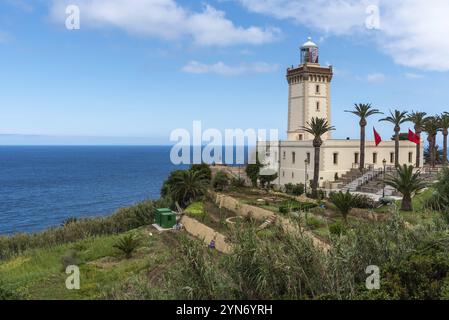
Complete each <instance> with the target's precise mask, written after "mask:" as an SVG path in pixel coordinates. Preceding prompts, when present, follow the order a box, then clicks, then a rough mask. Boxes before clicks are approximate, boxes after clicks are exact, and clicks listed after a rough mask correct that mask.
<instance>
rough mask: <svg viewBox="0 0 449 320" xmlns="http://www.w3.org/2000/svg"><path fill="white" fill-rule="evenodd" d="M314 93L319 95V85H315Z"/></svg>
mask: <svg viewBox="0 0 449 320" xmlns="http://www.w3.org/2000/svg"><path fill="white" fill-rule="evenodd" d="M315 93H317V94H319V93H320V85H319V84H317V85H316V87H315Z"/></svg>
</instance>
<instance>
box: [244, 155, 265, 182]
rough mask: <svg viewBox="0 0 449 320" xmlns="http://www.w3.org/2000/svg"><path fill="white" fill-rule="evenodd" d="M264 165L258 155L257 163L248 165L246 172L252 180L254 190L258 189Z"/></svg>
mask: <svg viewBox="0 0 449 320" xmlns="http://www.w3.org/2000/svg"><path fill="white" fill-rule="evenodd" d="M262 167H263V165H262V164H261V163H260V161H259V155H258V154H256V163H253V164H248V165H247V166H246V169H245V172H246V175H247V176H248V178H249V179H250V180H251V184H252V185H253V187H254V188H256V187H257V181H258V180H259V174H260V169H262Z"/></svg>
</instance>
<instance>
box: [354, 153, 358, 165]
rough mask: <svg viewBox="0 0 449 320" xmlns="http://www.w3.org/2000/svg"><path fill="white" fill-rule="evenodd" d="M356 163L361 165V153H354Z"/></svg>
mask: <svg viewBox="0 0 449 320" xmlns="http://www.w3.org/2000/svg"><path fill="white" fill-rule="evenodd" d="M354 163H355V164H359V153H358V152H356V153H354Z"/></svg>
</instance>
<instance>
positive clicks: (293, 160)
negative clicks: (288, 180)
mask: <svg viewBox="0 0 449 320" xmlns="http://www.w3.org/2000/svg"><path fill="white" fill-rule="evenodd" d="M292 163H293V164H295V163H296V152H292Z"/></svg>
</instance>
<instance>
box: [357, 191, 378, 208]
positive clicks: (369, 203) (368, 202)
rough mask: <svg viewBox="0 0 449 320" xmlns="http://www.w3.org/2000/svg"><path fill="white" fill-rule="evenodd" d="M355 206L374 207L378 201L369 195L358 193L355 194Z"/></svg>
mask: <svg viewBox="0 0 449 320" xmlns="http://www.w3.org/2000/svg"><path fill="white" fill-rule="evenodd" d="M353 197H354V198H353V206H354V208H358V209H374V208H375V207H376V202H375V201H374V200H373V199H371V198H370V197H368V196H365V195H361V194H356V195H353Z"/></svg>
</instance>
